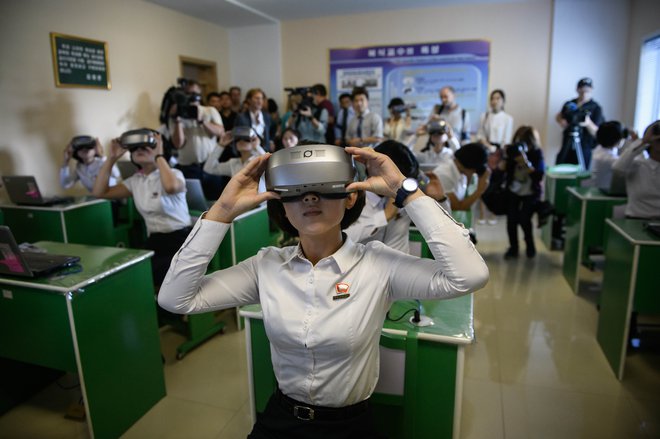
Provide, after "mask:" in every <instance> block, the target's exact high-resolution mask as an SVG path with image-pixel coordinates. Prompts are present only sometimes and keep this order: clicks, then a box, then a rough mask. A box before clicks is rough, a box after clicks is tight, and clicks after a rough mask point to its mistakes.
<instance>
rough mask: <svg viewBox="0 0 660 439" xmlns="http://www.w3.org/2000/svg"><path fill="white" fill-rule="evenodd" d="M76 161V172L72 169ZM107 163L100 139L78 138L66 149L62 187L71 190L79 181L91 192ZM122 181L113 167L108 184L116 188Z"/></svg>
mask: <svg viewBox="0 0 660 439" xmlns="http://www.w3.org/2000/svg"><path fill="white" fill-rule="evenodd" d="M72 159H75V160H76V166H75V170H74V169H71V168H72V167H71V164H70V163H71V160H72ZM103 162H105V157H104V156H103V148H102V147H101V143H100V142H99V139H98V138H94V137H92V136H76V137H74V138H73V139H71V142H69V144H68V145H67V146H66V148H64V161H63V163H62V167H61V168H60V185H61V186H62V188H63V189H69V188H70V187H72V186H73V185H74V184H76V182H77V181H80V183H81V184H82V185H83V186H85V189H87V190H88V191H89V192H92V189H94V181H96V176H97V175H98V174H99V170H100V169H101V166H102V165H103ZM119 179H120V175H119V169H117V167H116V166H113V167H112V171H111V173H110V180H109V182H108V184H109V185H110V186H114V185H116V184H117V181H118V180H119Z"/></svg>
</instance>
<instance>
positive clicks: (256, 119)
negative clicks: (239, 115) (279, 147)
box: [248, 110, 266, 139]
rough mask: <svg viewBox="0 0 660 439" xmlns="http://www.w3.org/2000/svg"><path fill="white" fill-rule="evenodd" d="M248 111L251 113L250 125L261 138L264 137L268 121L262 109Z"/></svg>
mask: <svg viewBox="0 0 660 439" xmlns="http://www.w3.org/2000/svg"><path fill="white" fill-rule="evenodd" d="M248 113H250V125H251V126H252V129H253V130H254V131H255V132H256V133H257V135H258V136H259V138H261V139H263V137H264V130H265V129H266V122H265V121H264V115H263V113H262V112H261V110H259V111H256V112H254V113H253V112H252V111H248Z"/></svg>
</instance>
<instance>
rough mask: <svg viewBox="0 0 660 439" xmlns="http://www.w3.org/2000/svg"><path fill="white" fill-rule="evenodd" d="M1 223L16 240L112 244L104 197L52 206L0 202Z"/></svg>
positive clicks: (108, 206) (106, 202) (109, 215)
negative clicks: (0, 203) (7, 227)
mask: <svg viewBox="0 0 660 439" xmlns="http://www.w3.org/2000/svg"><path fill="white" fill-rule="evenodd" d="M0 209H1V210H2V213H3V216H4V223H5V225H6V226H9V228H11V231H12V233H13V234H14V237H15V238H16V242H18V243H21V242H34V241H57V242H67V243H75V244H90V245H107V246H113V245H115V231H114V228H113V225H112V209H111V207H110V202H109V201H108V200H100V199H96V198H91V197H81V198H77V199H76V200H75V201H73V202H72V203H66V204H58V205H55V206H48V207H39V206H18V205H15V204H2V205H0Z"/></svg>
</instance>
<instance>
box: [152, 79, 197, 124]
mask: <svg viewBox="0 0 660 439" xmlns="http://www.w3.org/2000/svg"><path fill="white" fill-rule="evenodd" d="M187 86H188V80H187V79H186V78H178V79H177V85H176V87H170V88H169V89H168V90H167V91H166V92H165V95H164V96H163V100H162V101H161V104H160V117H159V120H160V123H167V120H168V119H169V118H170V110H171V109H172V106H173V105H176V115H175V116H177V117H180V118H181V119H190V120H197V119H198V117H199V108H198V105H197V104H199V103H200V102H201V100H202V96H201V95H200V94H197V93H192V94H189V93H186V87H187Z"/></svg>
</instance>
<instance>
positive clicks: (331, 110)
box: [311, 84, 335, 145]
mask: <svg viewBox="0 0 660 439" xmlns="http://www.w3.org/2000/svg"><path fill="white" fill-rule="evenodd" d="M311 92H312V99H313V100H314V105H315V106H316V107H317V108H323V109H324V110H325V111H327V112H328V123H327V125H326V127H325V140H324V142H323V143H326V144H328V145H334V144H335V106H334V105H332V102H330V100H329V99H328V90H327V89H326V88H325V85H323V84H314V85H313V86H312V88H311Z"/></svg>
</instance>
